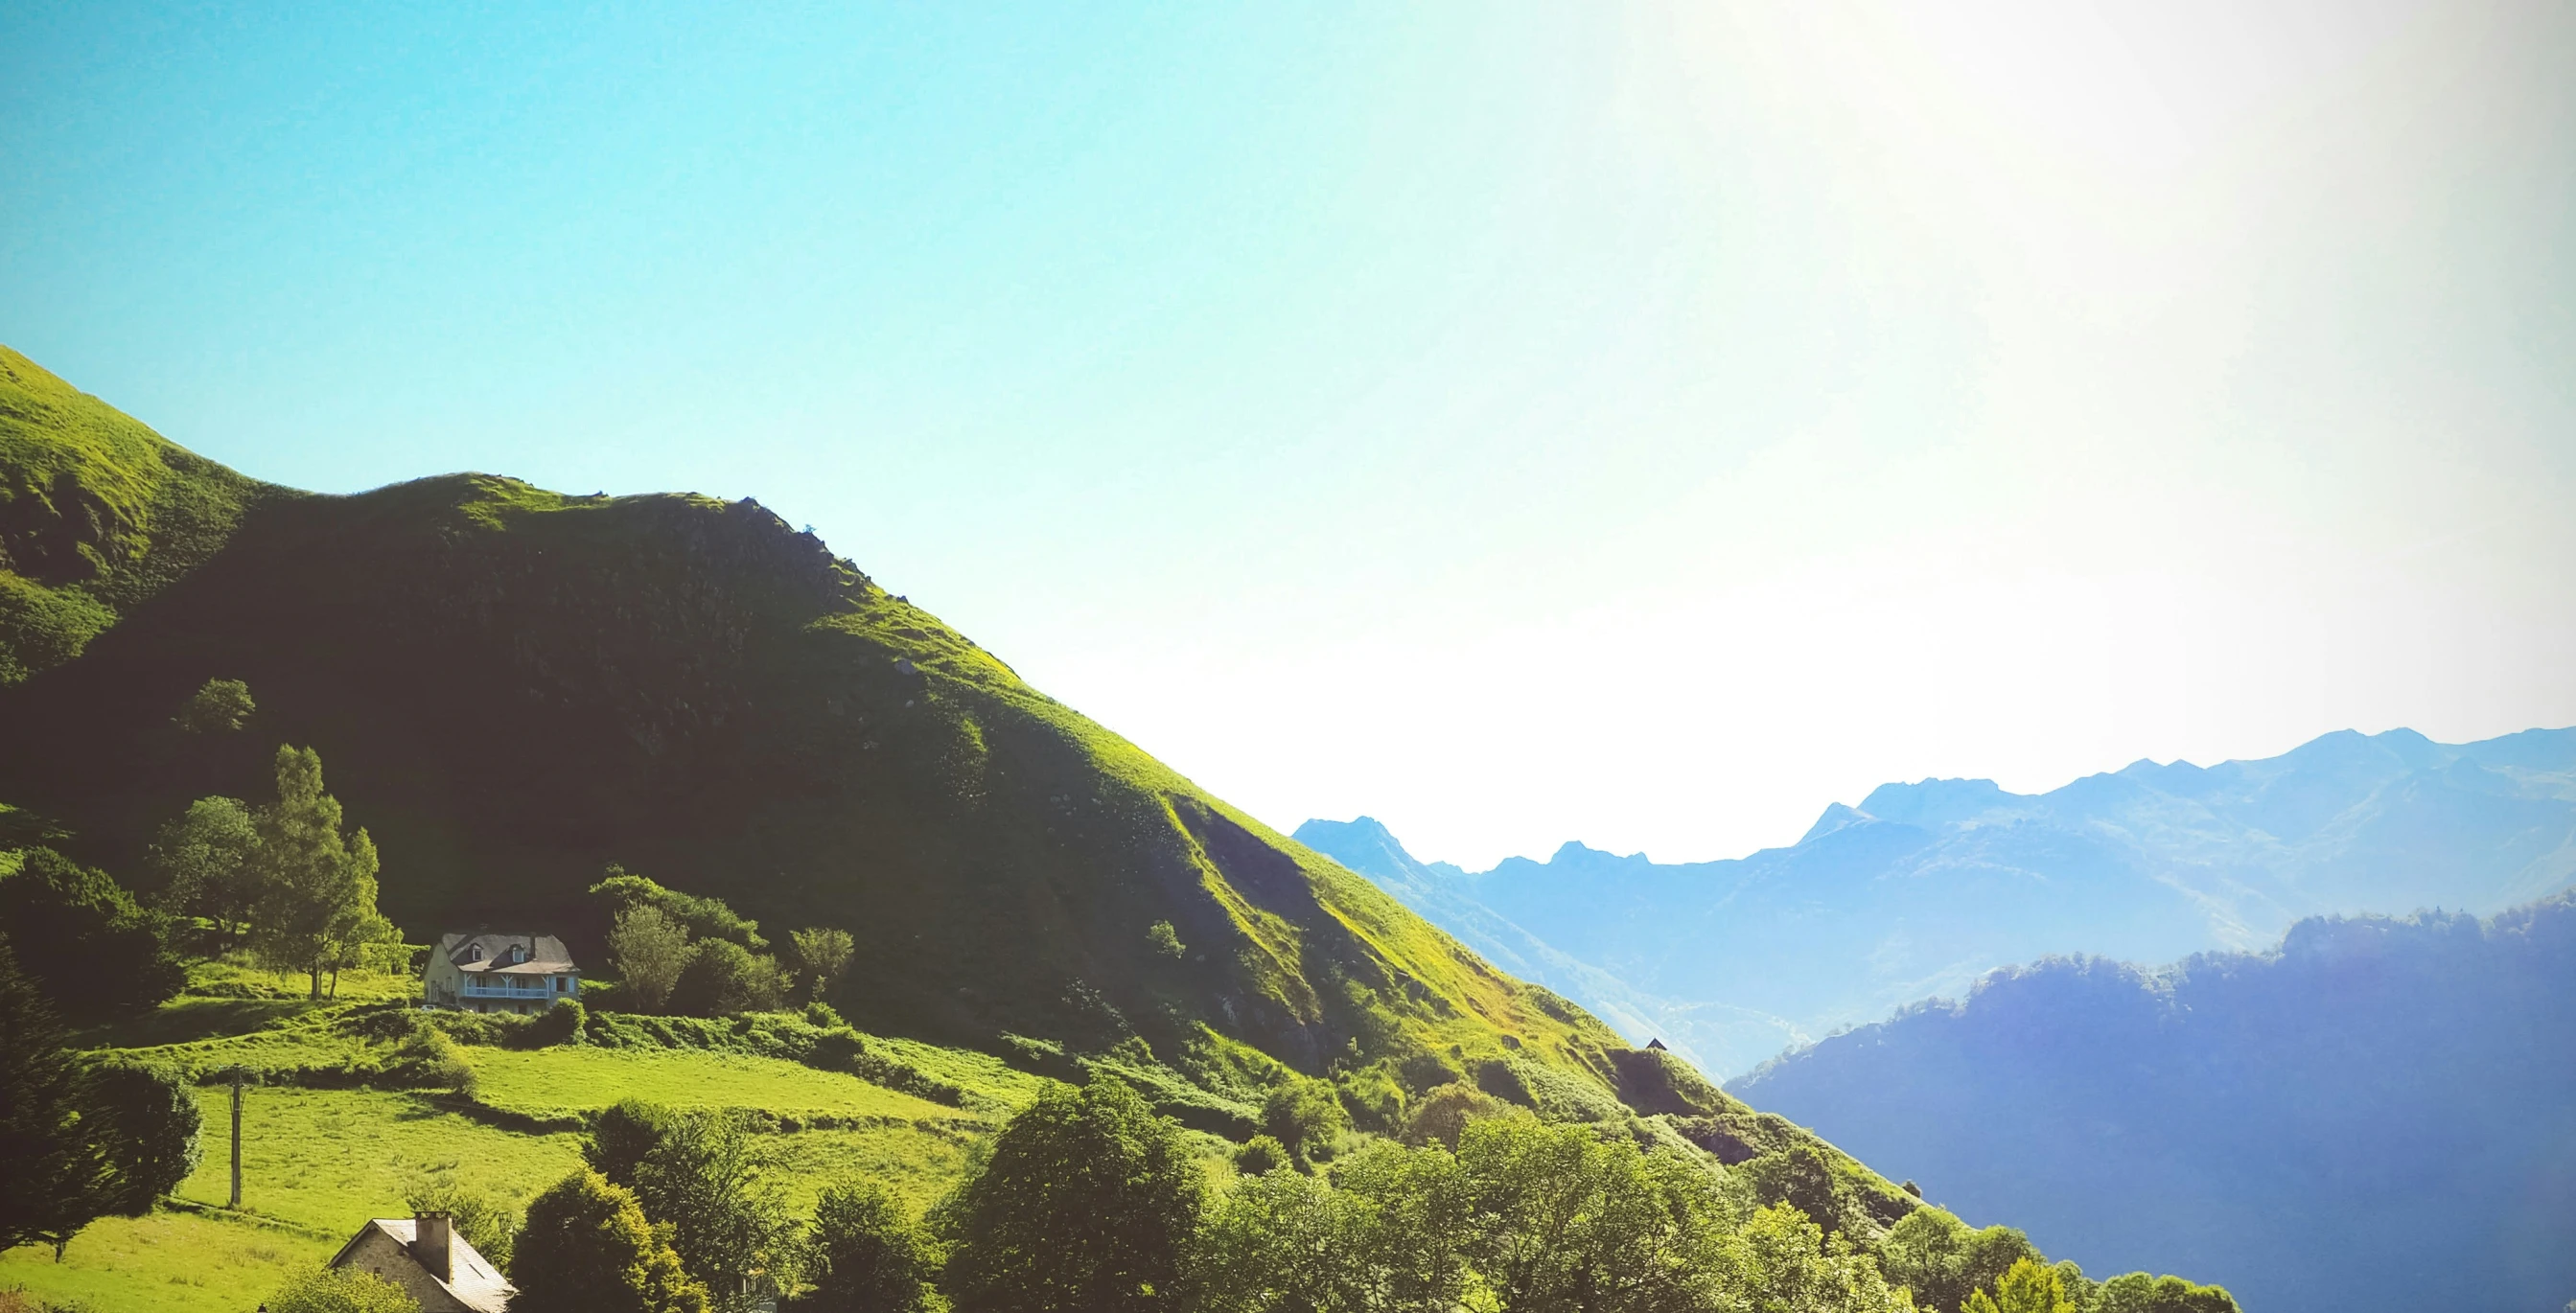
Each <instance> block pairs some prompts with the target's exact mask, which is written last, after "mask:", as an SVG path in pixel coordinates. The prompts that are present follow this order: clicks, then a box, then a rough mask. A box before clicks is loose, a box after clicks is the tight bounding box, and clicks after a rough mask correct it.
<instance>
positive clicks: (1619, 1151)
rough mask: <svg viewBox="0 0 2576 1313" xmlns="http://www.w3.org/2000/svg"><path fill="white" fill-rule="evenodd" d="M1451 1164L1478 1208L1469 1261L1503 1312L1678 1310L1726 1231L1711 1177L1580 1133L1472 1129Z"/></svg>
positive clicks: (1541, 1127) (1518, 1125) (1535, 1127)
mask: <svg viewBox="0 0 2576 1313" xmlns="http://www.w3.org/2000/svg"><path fill="white" fill-rule="evenodd" d="M1458 1163H1459V1166H1460V1168H1461V1170H1462V1171H1464V1172H1465V1174H1466V1177H1467V1182H1468V1188H1469V1191H1470V1194H1471V1197H1472V1200H1473V1205H1474V1210H1475V1211H1474V1216H1473V1218H1472V1220H1471V1221H1470V1223H1469V1225H1468V1237H1467V1249H1468V1254H1469V1258H1470V1260H1471V1261H1472V1262H1473V1264H1474V1265H1475V1267H1476V1269H1477V1271H1478V1272H1479V1273H1480V1274H1481V1276H1482V1277H1483V1280H1484V1284H1485V1286H1486V1288H1487V1289H1489V1290H1491V1291H1492V1292H1493V1294H1494V1297H1495V1302H1496V1305H1497V1307H1499V1308H1502V1309H1509V1310H1524V1309H1526V1310H1539V1309H1565V1310H1576V1309H1580V1310H1585V1311H1586V1313H1594V1311H1601V1313H1609V1311H1613V1310H1631V1309H1633V1310H1640V1311H1643V1310H1655V1309H1663V1308H1670V1307H1674V1306H1677V1305H1684V1304H1686V1303H1687V1302H1688V1301H1687V1298H1686V1294H1687V1291H1688V1289H1689V1288H1690V1286H1691V1285H1692V1283H1693V1282H1694V1281H1696V1280H1698V1279H1699V1278H1700V1276H1701V1274H1702V1273H1703V1272H1705V1271H1706V1270H1707V1269H1708V1267H1709V1266H1710V1263H1711V1259H1712V1252H1713V1251H1711V1250H1710V1248H1709V1246H1710V1245H1711V1244H1712V1243H1713V1242H1715V1241H1717V1240H1718V1239H1719V1238H1721V1237H1722V1236H1723V1235H1724V1234H1725V1231H1724V1228H1723V1226H1722V1223H1723V1222H1724V1220H1725V1205H1724V1203H1723V1200H1722V1198H1721V1196H1720V1194H1719V1191H1718V1187H1717V1180H1716V1178H1715V1177H1714V1176H1712V1175H1710V1174H1708V1173H1707V1172H1706V1171H1705V1170H1704V1169H1702V1168H1700V1167H1697V1166H1695V1165H1691V1164H1686V1163H1684V1162H1682V1161H1681V1160H1679V1159H1676V1158H1672V1157H1670V1156H1668V1155H1660V1154H1659V1155H1654V1156H1651V1157H1650V1156H1648V1155H1647V1154H1645V1153H1643V1152H1641V1151H1640V1150H1639V1149H1638V1148H1637V1146H1636V1144H1635V1143H1634V1142H1632V1141H1629V1140H1625V1139H1619V1140H1606V1139H1603V1138H1601V1137H1599V1136H1597V1135H1595V1134H1594V1133H1593V1132H1592V1131H1591V1130H1590V1129H1588V1128H1586V1127H1581V1126H1552V1125H1547V1124H1545V1123H1541V1122H1537V1121H1532V1120H1522V1119H1517V1118H1510V1119H1500V1118H1498V1119H1495V1120H1490V1121H1482V1122H1476V1123H1473V1124H1471V1125H1469V1126H1468V1127H1467V1128H1466V1131H1465V1133H1464V1134H1463V1135H1461V1136H1460V1138H1459V1142H1458Z"/></svg>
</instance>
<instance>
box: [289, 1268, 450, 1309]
mask: <svg viewBox="0 0 2576 1313" xmlns="http://www.w3.org/2000/svg"><path fill="white" fill-rule="evenodd" d="M262 1307H264V1308H266V1309H268V1310H269V1313H420V1301H418V1300H416V1299H413V1298H412V1297H411V1296H410V1294H408V1293H406V1292H405V1291H404V1290H403V1288H402V1287H400V1286H397V1285H395V1284H394V1283H392V1282H390V1281H387V1280H385V1279H384V1278H383V1277H380V1276H374V1275H371V1274H369V1273H365V1272H358V1271H352V1270H349V1269H345V1268H329V1267H325V1268H316V1269H314V1270H313V1271H310V1272H307V1273H305V1274H304V1275H302V1276H300V1277H297V1278H295V1279H294V1280H292V1281H289V1282H287V1283H286V1285H285V1287H284V1288H283V1289H281V1290H279V1291H278V1292H277V1293H276V1294H274V1295H271V1296H269V1297H268V1302H267V1303H266V1304H264V1305H262Z"/></svg>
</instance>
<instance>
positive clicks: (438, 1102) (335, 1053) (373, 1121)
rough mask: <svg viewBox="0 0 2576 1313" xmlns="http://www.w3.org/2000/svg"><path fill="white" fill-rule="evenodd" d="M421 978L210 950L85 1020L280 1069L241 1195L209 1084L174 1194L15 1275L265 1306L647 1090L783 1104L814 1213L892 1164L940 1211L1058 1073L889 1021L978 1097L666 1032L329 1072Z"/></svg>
mask: <svg viewBox="0 0 2576 1313" xmlns="http://www.w3.org/2000/svg"><path fill="white" fill-rule="evenodd" d="M417 988H418V986H417V984H416V982H415V981H413V980H412V979H411V978H410V977H408V976H402V975H376V974H355V975H347V976H343V977H342V978H341V980H340V987H339V995H338V997H337V998H336V999H332V1000H325V1001H322V1002H313V1001H309V1000H308V999H306V998H305V996H304V995H305V983H304V981H303V980H302V978H301V977H293V976H278V975H274V974H271V973H268V972H263V971H258V970H254V969H250V968H245V967H241V966H238V965H233V964H227V963H220V962H218V963H207V964H202V965H200V966H198V967H196V968H195V969H194V971H193V972H192V973H191V978H190V982H189V992H188V993H186V994H183V995H181V996H180V997H178V998H176V999H173V1000H171V1001H170V1002H168V1003H166V1004H164V1005H162V1006H161V1007H160V1008H158V1009H156V1010H155V1011H153V1012H151V1013H148V1014H146V1015H143V1016H140V1017H132V1018H128V1019H125V1020H123V1021H120V1022H117V1023H114V1024H112V1025H108V1026H101V1027H97V1028H94V1029H92V1030H89V1031H85V1032H82V1034H81V1035H80V1041H81V1043H82V1044H83V1045H84V1046H85V1047H88V1048H90V1049H92V1050H93V1051H97V1052H100V1053H102V1054H112V1055H114V1056H117V1057H120V1058H126V1059H133V1060H143V1061H154V1062H162V1063H167V1064H171V1065H174V1066H178V1067H181V1068H183V1069H185V1070H189V1071H193V1072H196V1073H199V1076H200V1079H211V1076H210V1074H211V1073H213V1072H215V1071H219V1070H221V1069H222V1068H224V1067H226V1066H228V1065H232V1064H235V1063H239V1064H242V1065H246V1066H248V1067H251V1068H252V1069H254V1070H256V1071H261V1072H264V1073H267V1074H268V1083H262V1084H253V1085H251V1086H249V1087H248V1088H247V1089H246V1091H245V1096H244V1105H243V1119H242V1169H243V1184H242V1208H241V1209H240V1210H239V1211H238V1212H235V1211H232V1210H229V1209H227V1208H226V1207H225V1204H226V1201H227V1198H228V1196H229V1191H230V1177H231V1162H230V1157H229V1141H228V1137H229V1134H230V1118H231V1106H230V1105H231V1090H230V1089H229V1087H227V1086H224V1085H221V1084H211V1083H210V1084H204V1085H200V1086H199V1088H198V1091H197V1096H198V1105H199V1108H200V1110H201V1111H202V1113H203V1115H204V1119H205V1120H204V1130H203V1132H202V1135H201V1138H200V1147H201V1149H202V1151H203V1157H202V1158H201V1160H200V1161H199V1164H198V1166H197V1170H196V1171H195V1172H194V1173H193V1174H191V1175H190V1176H189V1177H188V1179H187V1180H186V1181H185V1182H183V1183H182V1184H181V1185H180V1186H179V1188H178V1190H177V1191H175V1192H174V1194H173V1197H172V1200H171V1202H170V1203H169V1204H168V1205H167V1206H165V1207H164V1208H163V1209H161V1210H160V1211H157V1212H155V1213H153V1214H152V1215H150V1216H148V1217H141V1218H106V1219H103V1220H101V1221H98V1222H96V1223H93V1224H92V1225H91V1226H90V1227H88V1228H87V1229H86V1230H84V1231H82V1232H81V1233H80V1235H79V1236H78V1237H77V1238H75V1239H74V1240H73V1241H72V1243H71V1244H70V1246H69V1247H68V1248H67V1249H66V1250H65V1252H64V1256H63V1261H62V1262H61V1263H59V1264H57V1263H55V1262H54V1261H53V1256H52V1254H51V1252H50V1251H48V1250H46V1249H43V1248H41V1247H32V1246H31V1247H23V1248H19V1249H14V1250H10V1251H8V1252H7V1253H5V1254H0V1290H7V1289H11V1288H23V1289H25V1290H26V1291H27V1292H29V1293H30V1294H33V1295H35V1296H36V1297H38V1298H40V1299H44V1300H48V1301H53V1302H57V1303H69V1304H74V1305H76V1306H79V1307H83V1308H86V1309H91V1310H96V1311H97V1313H111V1311H115V1313H123V1311H125V1310H134V1311H135V1313H200V1311H203V1313H213V1311H215V1310H224V1311H226V1313H232V1311H234V1310H241V1309H249V1308H254V1307H257V1306H258V1304H259V1302H260V1301H261V1300H262V1299H264V1298H266V1297H267V1296H268V1295H269V1294H270V1293H272V1292H273V1291H275V1290H276V1289H277V1287H278V1286H279V1285H281V1284H283V1283H284V1282H285V1280H286V1279H287V1278H288V1276H290V1275H291V1274H292V1273H294V1272H295V1271H296V1270H298V1269H300V1268H303V1267H307V1266H310V1265H312V1264H315V1263H318V1262H321V1261H322V1260H324V1259H326V1258H328V1257H329V1256H330V1255H331V1254H332V1253H334V1252H336V1251H337V1250H338V1248H339V1247H340V1245H341V1244H342V1243H344V1242H345V1241H346V1240H347V1239H348V1238H349V1236H350V1235H351V1234H353V1233H354V1232H355V1231H356V1230H357V1229H358V1228H359V1227H360V1226H361V1225H363V1224H364V1223H365V1222H366V1220H367V1219H368V1218H370V1217H387V1216H400V1215H403V1213H404V1211H405V1204H404V1198H405V1196H406V1194H407V1193H408V1192H409V1190H410V1189H411V1187H412V1186H414V1185H416V1184H423V1183H434V1182H438V1181H441V1180H456V1181H461V1182H464V1183H468V1184H470V1185H472V1186H473V1187H474V1188H476V1189H478V1190H480V1191H482V1192H484V1193H486V1194H489V1195H493V1196H496V1197H498V1198H501V1199H505V1200H507V1201H509V1202H510V1203H511V1204H513V1205H514V1206H519V1207H524V1206H525V1205H526V1203H527V1201H528V1200H529V1199H530V1198H532V1197H533V1196H534V1195H535V1194H536V1193H537V1192H538V1191H540V1190H543V1189H544V1188H546V1187H547V1186H549V1185H552V1184H553V1183H554V1182H555V1181H557V1180H560V1179H561V1178H562V1177H563V1176H564V1175H565V1174H566V1173H568V1172H570V1171H572V1170H573V1169H574V1168H576V1167H577V1166H579V1165H580V1162H581V1142H580V1136H579V1135H578V1134H577V1133H575V1132H573V1131H571V1130H569V1129H562V1128H567V1127H569V1126H570V1125H572V1124H575V1123H576V1122H577V1121H578V1120H579V1118H581V1117H582V1116H583V1115H585V1114H588V1113H590V1112H594V1111H596V1110H597V1109H599V1108H602V1107H605V1106H607V1105H608V1104H610V1103H613V1102H615V1101H617V1100H619V1099H622V1098H628V1097H633V1098H642V1099H650V1100H653V1101H656V1102H660V1103H665V1104H669V1105H672V1106H675V1107H684V1108H703V1107H722V1108H739V1109H748V1110H755V1111H757V1112H760V1113H763V1114H766V1116H764V1117H762V1118H760V1119H758V1123H757V1124H759V1125H762V1126H765V1127H768V1128H771V1129H770V1131H769V1132H768V1133H765V1134H763V1135H761V1136H760V1137H759V1143H760V1145H761V1147H762V1149H763V1150H764V1152H765V1154H766V1155H767V1157H768V1160H769V1163H770V1167H771V1175H772V1179H773V1180H774V1181H775V1182H776V1183H777V1184H778V1185H779V1187H780V1188H781V1189H782V1191H783V1192H784V1193H785V1195H786V1197H787V1201H788V1203H789V1204H790V1206H791V1207H793V1208H795V1209H798V1210H800V1211H802V1210H810V1209H811V1208H812V1206H813V1201H814V1197H815V1196H816V1195H817V1194H819V1193H820V1192H821V1190H822V1188H823V1187H824V1186H825V1185H827V1184H829V1183H831V1182H832V1181H834V1180H838V1179H842V1178H847V1177H866V1178H871V1179H874V1180H877V1181H880V1182H882V1183H883V1184H885V1185H886V1186H887V1188H889V1189H891V1190H893V1191H894V1192H895V1193H896V1194H897V1195H899V1196H900V1197H902V1198H904V1199H905V1200H907V1201H908V1202H910V1203H911V1204H912V1205H913V1206H914V1207H916V1208H920V1207H927V1206H928V1205H929V1204H930V1202H931V1201H933V1200H934V1199H936V1198H937V1197H938V1196H939V1195H940V1194H941V1193H942V1192H944V1191H945V1190H947V1188H948V1187H949V1185H950V1184H951V1183H952V1182H954V1181H955V1180H956V1179H957V1177H958V1176H959V1174H960V1173H961V1172H962V1171H963V1170H964V1167H965V1163H966V1159H967V1154H968V1152H969V1150H970V1149H971V1148H972V1146H973V1145H974V1143H975V1141H976V1140H977V1139H979V1138H981V1137H982V1136H983V1135H985V1134H987V1133H989V1132H990V1131H991V1130H992V1129H993V1127H995V1126H996V1125H998V1124H999V1123H1000V1121H1001V1120H1002V1118H1003V1117H1005V1116H1007V1115H1008V1113H1009V1112H1010V1110H1012V1109H1014V1108H1017V1107H1019V1106H1021V1105H1022V1104H1024V1103H1026V1102H1027V1101H1028V1100H1029V1099H1031V1098H1034V1097H1035V1096H1036V1093H1037V1091H1038V1089H1039V1088H1040V1087H1041V1086H1042V1085H1043V1083H1044V1082H1043V1081H1042V1080H1041V1079H1040V1078H1039V1077H1036V1076H1032V1075H1029V1074H1028V1073H1026V1072H1023V1071H1020V1070H1018V1069H1016V1068H1013V1067H1011V1066H1009V1065H1007V1064H1005V1063H1004V1062H1003V1061H1002V1060H1001V1059H999V1058H996V1057H994V1056H992V1055H990V1054H985V1053H978V1052H974V1051H970V1050H962V1049H951V1048H943V1047H940V1046H938V1045H933V1044H925V1043H922V1042H919V1041H915V1040H905V1039H888V1038H882V1037H877V1036H869V1037H867V1040H866V1044H867V1048H868V1051H869V1052H871V1053H873V1054H878V1055H881V1056H883V1057H887V1058H891V1059H893V1060H894V1061H896V1062H899V1063H902V1064H904V1065H905V1066H908V1067H910V1068H912V1069H914V1070H916V1071H918V1072H921V1073H924V1074H926V1075H928V1076H930V1077H932V1078H934V1079H936V1080H939V1081H943V1082H946V1083H948V1084H950V1085H953V1086H955V1087H957V1089H958V1090H959V1091H962V1093H963V1096H964V1097H963V1098H962V1099H961V1100H960V1102H959V1105H958V1106H950V1105H948V1104H943V1103H934V1102H932V1101H930V1100H928V1099H924V1098H921V1097H919V1096H917V1095H915V1094H911V1093H906V1092H903V1091H900V1090H894V1089H889V1088H886V1087H885V1086H882V1085H877V1084H872V1083H870V1082H868V1081H866V1080H862V1079H860V1078H859V1077H857V1076H853V1075H850V1074H848V1073H846V1072H839V1071H824V1070H819V1069H817V1068H815V1067H811V1066H807V1065H805V1064H802V1063H798V1062H793V1061H789V1060H786V1059H784V1058H777V1057H768V1056H761V1055H757V1054H752V1053H742V1052H725V1051H715V1050H708V1049H699V1048H659V1047H645V1046H633V1047H613V1048H612V1047H598V1046H593V1045H558V1046H555V1047H548V1048H533V1049H530V1048H505V1047H499V1046H494V1045H481V1044H477V1045H466V1046H463V1047H462V1053H463V1055H464V1058H465V1061H466V1064H467V1065H468V1066H469V1067H471V1068H472V1070H473V1073H474V1082H473V1085H472V1087H471V1090H470V1092H468V1093H449V1092H437V1091H415V1090H405V1089H381V1088H366V1087H363V1086H359V1087H354V1088H327V1087H316V1085H315V1084H314V1083H312V1082H313V1080H314V1074H315V1073H317V1072H328V1071H330V1070H331V1069H332V1068H333V1067H334V1066H335V1065H338V1064H351V1063H360V1064H363V1063H364V1062H365V1061H366V1060H367V1059H368V1058H369V1057H370V1056H372V1055H374V1054H377V1053H380V1051H381V1046H380V1045H378V1046H371V1044H370V1041H368V1040H367V1039H365V1038H364V1037H362V1036H361V1035H358V1034H353V1033H352V1030H351V1027H350V1026H348V1025H347V1024H345V1023H347V1022H349V1021H350V1020H351V1019H352V1018H353V1017H358V1016H361V1015H362V1014H364V1013H367V1012H369V1011H371V1010H373V1011H378V1012H380V1011H382V1010H383V1008H384V1006H385V1005H386V1004H387V1003H388V1002H390V1001H395V1000H407V999H409V998H410V997H412V996H413V994H414V991H416V990H417ZM325 1084H327V1082H325ZM532 1127H543V1128H548V1129H530V1128H532Z"/></svg>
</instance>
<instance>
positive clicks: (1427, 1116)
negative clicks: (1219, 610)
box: [1403, 1081, 1526, 1149]
mask: <svg viewBox="0 0 2576 1313" xmlns="http://www.w3.org/2000/svg"><path fill="white" fill-rule="evenodd" d="M1514 1115H1526V1114H1523V1113H1522V1112H1521V1110H1520V1109H1518V1108H1515V1107H1513V1106H1512V1105H1510V1104H1508V1103H1505V1102H1503V1101H1502V1100H1500V1099H1497V1098H1495V1097H1494V1096H1493V1095H1490V1094H1487V1093H1485V1092H1484V1091H1483V1090H1480V1089H1477V1088H1476V1087H1475V1086H1473V1085H1469V1084H1467V1083H1466V1082H1464V1081H1451V1082H1450V1083H1448V1084H1446V1085H1442V1086H1439V1087H1437V1088H1435V1089H1433V1090H1431V1091H1430V1092H1429V1093H1426V1094H1424V1095H1423V1096H1422V1098H1421V1099H1420V1100H1419V1101H1417V1102H1416V1103H1415V1104H1414V1105H1413V1109H1412V1111H1411V1112H1409V1113H1407V1114H1406V1115H1405V1119H1404V1132H1403V1140H1404V1142H1405V1143H1406V1144H1410V1145H1416V1146H1419V1145H1426V1144H1437V1145H1440V1146H1441V1147H1443V1148H1446V1149H1455V1148H1457V1147H1458V1137H1459V1135H1460V1134H1461V1133H1463V1132H1464V1131H1465V1130H1466V1129H1467V1123H1469V1122H1473V1121H1482V1120H1484V1119H1486V1118H1488V1117H1510V1116H1514Z"/></svg>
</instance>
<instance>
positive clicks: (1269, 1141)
mask: <svg viewBox="0 0 2576 1313" xmlns="http://www.w3.org/2000/svg"><path fill="white" fill-rule="evenodd" d="M1289 1162H1290V1159H1289V1157H1288V1146H1286V1145H1284V1144H1281V1143H1280V1142H1279V1137H1278V1136H1275V1135H1256V1136H1253V1137H1252V1140H1251V1142H1250V1143H1248V1144H1246V1145H1244V1146H1243V1147H1242V1148H1240V1149H1237V1150H1235V1151H1234V1170H1236V1171H1238V1172H1241V1173H1243V1174H1244V1175H1246V1176H1259V1175H1261V1174H1262V1173H1264V1172H1275V1171H1278V1170H1279V1169H1280V1168H1282V1167H1285V1166H1287V1165H1288V1164H1289Z"/></svg>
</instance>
